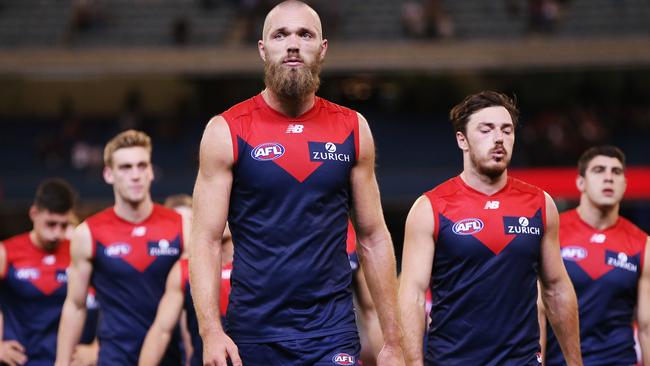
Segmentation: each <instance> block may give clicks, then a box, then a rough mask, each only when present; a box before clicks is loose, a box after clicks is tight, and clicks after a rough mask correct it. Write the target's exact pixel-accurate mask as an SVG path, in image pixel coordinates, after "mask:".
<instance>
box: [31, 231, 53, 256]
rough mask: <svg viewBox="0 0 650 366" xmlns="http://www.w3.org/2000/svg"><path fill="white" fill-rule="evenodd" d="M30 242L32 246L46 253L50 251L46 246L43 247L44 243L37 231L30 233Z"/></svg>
mask: <svg viewBox="0 0 650 366" xmlns="http://www.w3.org/2000/svg"><path fill="white" fill-rule="evenodd" d="M29 240H31V242H32V244H34V246H35V247H36V248H38V249H40V250H45V251H50V250H47V249H46V248H45V245H43V242H42V241H41V240H40V239H39V238H38V235H36V231H35V230H32V231H30V232H29Z"/></svg>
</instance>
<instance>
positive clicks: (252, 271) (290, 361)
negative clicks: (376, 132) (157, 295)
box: [190, 1, 404, 366]
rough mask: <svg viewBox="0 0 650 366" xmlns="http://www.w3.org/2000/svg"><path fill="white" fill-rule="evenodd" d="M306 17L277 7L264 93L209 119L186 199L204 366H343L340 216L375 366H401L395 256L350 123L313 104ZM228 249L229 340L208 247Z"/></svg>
mask: <svg viewBox="0 0 650 366" xmlns="http://www.w3.org/2000/svg"><path fill="white" fill-rule="evenodd" d="M327 45H328V44H327V40H325V39H323V36H322V29H321V24H320V20H319V18H318V15H317V14H316V12H315V11H314V10H313V9H311V8H310V7H309V6H307V5H306V4H304V3H302V2H300V1H285V2H283V3H281V4H279V5H278V6H276V7H275V8H273V9H272V10H271V11H270V12H269V14H268V15H267V17H266V20H265V22H264V30H263V34H262V40H260V41H259V43H258V48H259V54H260V56H261V58H262V59H263V60H264V63H265V67H264V69H265V77H264V81H265V84H266V89H265V90H264V91H262V92H261V94H259V95H257V96H255V97H253V98H251V99H249V100H247V101H244V102H242V103H240V104H237V105H235V106H234V107H232V108H231V109H229V110H228V111H226V112H224V113H222V114H221V115H219V116H217V117H215V118H213V119H212V121H211V122H210V123H209V124H208V126H207V127H206V130H205V132H204V135H203V139H202V142H201V153H200V169H199V173H198V177H197V181H196V186H195V189H194V206H193V208H194V221H193V225H192V236H191V240H190V243H191V248H190V282H191V287H192V290H193V292H192V294H193V297H194V304H195V308H196V311H197V316H198V320H199V330H200V333H201V336H202V338H203V344H204V351H203V361H204V364H205V365H220V366H225V365H226V362H227V359H230V360H231V361H232V363H233V364H234V365H241V364H242V361H243V364H244V365H246V366H255V365H265V366H268V365H337V364H338V365H353V364H357V363H358V356H359V348H360V346H359V338H358V335H357V327H356V324H355V316H354V311H353V305H352V293H351V288H350V284H351V280H352V277H351V268H350V264H349V262H348V258H347V255H346V245H345V244H346V233H347V228H348V226H347V225H348V217H349V215H350V213H351V214H352V216H353V218H354V221H355V222H356V225H357V235H358V242H359V247H358V248H357V250H358V254H359V256H360V258H361V263H362V265H363V268H364V271H365V274H366V278H367V280H368V281H367V282H368V285H369V289H370V292H371V294H372V297H373V299H374V300H375V304H376V306H377V312H378V315H379V319H380V323H381V327H382V331H383V336H384V346H383V349H382V351H381V352H380V355H379V356H378V364H379V365H403V364H404V361H403V357H402V350H401V346H400V340H401V336H400V327H399V322H398V312H397V294H396V282H397V280H396V273H395V259H394V252H393V246H392V243H391V239H390V234H389V232H388V230H387V228H386V224H385V222H384V219H383V214H382V209H381V204H380V200H379V190H378V187H377V182H376V178H375V173H374V144H373V141H372V136H371V134H370V130H369V127H368V123H367V122H366V120H365V119H364V118H363V117H362V116H361V115H359V114H358V113H356V112H354V111H352V110H350V109H347V108H344V107H342V106H339V105H336V104H333V103H331V102H328V101H326V100H324V99H321V98H319V97H317V96H316V95H315V93H316V90H317V89H318V86H319V72H320V65H321V63H322V60H323V57H324V56H325V53H326V51H327ZM226 219H228V222H229V225H230V230H231V232H232V237H233V242H234V262H233V272H232V276H231V282H232V290H231V295H230V302H229V305H228V312H227V316H226V317H227V329H226V331H227V334H226V332H225V331H224V329H223V328H222V325H221V322H220V320H219V315H218V314H219V312H218V310H217V309H218V304H219V298H218V294H219V289H218V286H219V281H218V278H219V277H218V275H217V274H218V272H219V271H220V266H219V263H221V258H220V256H221V253H220V249H219V243H220V242H221V235H222V234H223V231H224V227H225V223H226Z"/></svg>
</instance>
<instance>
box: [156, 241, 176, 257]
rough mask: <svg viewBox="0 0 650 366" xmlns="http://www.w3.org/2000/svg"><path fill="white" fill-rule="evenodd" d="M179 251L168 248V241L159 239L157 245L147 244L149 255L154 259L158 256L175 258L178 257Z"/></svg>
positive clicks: (171, 247)
mask: <svg viewBox="0 0 650 366" xmlns="http://www.w3.org/2000/svg"><path fill="white" fill-rule="evenodd" d="M179 253H180V251H179V250H178V248H175V247H173V246H170V243H169V240H167V239H160V241H158V244H157V245H156V244H151V243H150V244H149V255H150V256H154V257H160V256H175V255H178V254H179Z"/></svg>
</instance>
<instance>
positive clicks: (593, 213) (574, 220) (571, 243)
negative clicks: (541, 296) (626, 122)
mask: <svg viewBox="0 0 650 366" xmlns="http://www.w3.org/2000/svg"><path fill="white" fill-rule="evenodd" d="M578 173H579V175H578V177H577V179H576V185H577V187H578V190H579V191H580V192H581V195H580V204H579V205H578V207H577V208H576V209H574V210H570V211H567V212H564V213H562V215H561V216H560V245H561V247H562V257H563V259H564V263H565V265H566V268H567V271H568V272H569V276H570V277H571V281H572V282H573V286H574V287H575V289H576V293H577V295H578V303H579V307H578V308H579V310H580V341H581V346H582V347H581V348H582V357H583V359H584V360H585V364H586V365H594V366H595V365H632V364H635V363H636V361H637V356H636V352H635V350H634V330H633V327H632V322H633V319H634V318H635V315H636V319H637V320H638V322H639V343H640V346H641V351H642V354H643V359H644V360H645V361H644V365H650V361H648V359H650V267H649V266H648V260H650V245H649V243H650V238H648V234H647V233H645V232H643V231H642V230H641V229H639V228H638V227H636V226H635V225H634V224H632V223H631V222H630V221H628V220H626V219H625V218H623V217H621V216H620V215H619V208H620V203H621V200H622V199H623V195H624V193H625V188H626V186H627V181H626V178H625V155H624V154H623V152H622V151H621V150H620V149H618V148H616V147H613V146H596V147H593V148H591V149H588V150H587V151H585V152H584V153H583V154H582V156H581V157H580V160H579V161H578ZM542 324H544V323H542ZM545 356H546V365H549V366H556V365H565V364H566V363H565V360H564V358H563V357H562V353H561V352H560V349H559V347H558V343H557V339H556V337H555V336H554V334H553V332H549V337H548V341H547V343H546V353H545Z"/></svg>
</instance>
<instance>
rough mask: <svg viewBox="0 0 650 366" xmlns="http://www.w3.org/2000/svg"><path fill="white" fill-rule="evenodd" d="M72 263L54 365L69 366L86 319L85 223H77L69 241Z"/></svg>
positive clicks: (88, 240)
mask: <svg viewBox="0 0 650 366" xmlns="http://www.w3.org/2000/svg"><path fill="white" fill-rule="evenodd" d="M70 257H71V258H70V259H71V264H70V268H69V270H68V293H67V295H66V298H65V302H64V303H63V310H62V312H61V321H60V322H59V332H58V334H57V344H56V365H57V366H68V365H70V362H71V360H72V354H73V352H74V348H75V346H76V345H77V343H79V338H80V337H81V332H82V330H83V325H84V322H85V320H86V297H87V295H88V285H89V283H90V276H91V274H92V271H93V266H92V263H91V258H92V237H91V234H90V228H89V227H88V224H86V223H85V222H84V223H82V224H81V225H79V226H78V227H77V228H76V229H75V231H74V234H73V236H72V240H71V241H70Z"/></svg>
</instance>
